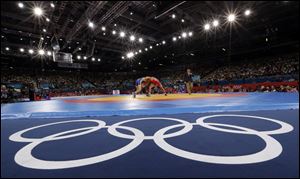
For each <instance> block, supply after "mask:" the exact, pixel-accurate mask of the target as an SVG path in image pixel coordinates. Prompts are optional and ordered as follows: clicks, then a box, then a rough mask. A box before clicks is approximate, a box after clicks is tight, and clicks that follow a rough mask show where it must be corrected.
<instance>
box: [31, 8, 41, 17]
mask: <svg viewBox="0 0 300 179" xmlns="http://www.w3.org/2000/svg"><path fill="white" fill-rule="evenodd" d="M33 12H34V14H35V15H36V16H41V15H42V14H43V10H42V9H41V8H40V7H35V8H33Z"/></svg>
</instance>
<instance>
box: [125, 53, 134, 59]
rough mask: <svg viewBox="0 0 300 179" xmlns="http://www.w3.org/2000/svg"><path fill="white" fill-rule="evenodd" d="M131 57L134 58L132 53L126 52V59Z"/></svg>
mask: <svg viewBox="0 0 300 179" xmlns="http://www.w3.org/2000/svg"><path fill="white" fill-rule="evenodd" d="M133 56H134V54H133V52H128V53H127V54H126V57H127V58H132V57H133Z"/></svg>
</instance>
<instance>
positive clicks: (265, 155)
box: [9, 114, 293, 169]
mask: <svg viewBox="0 0 300 179" xmlns="http://www.w3.org/2000/svg"><path fill="white" fill-rule="evenodd" d="M216 117H242V118H256V119H262V120H267V121H271V122H274V123H277V124H279V125H280V126H281V127H280V128H279V129H275V130H270V131H257V130H254V129H249V128H246V127H240V126H236V125H229V124H219V123H212V122H205V121H206V120H207V119H209V118H216ZM143 120H171V121H176V122H179V124H175V125H172V126H167V127H164V128H162V129H159V130H158V131H157V132H156V133H155V134H154V135H152V136H145V135H144V133H143V132H142V131H141V130H139V129H136V128H133V127H128V126H122V124H125V123H128V122H135V121H143ZM75 122H94V123H96V124H97V126H93V127H84V128H79V129H72V130H68V131H64V132H60V133H56V134H52V135H49V136H46V137H43V138H26V137H22V135H23V134H24V133H26V132H28V131H31V130H34V129H38V128H41V127H47V126H51V125H57V124H64V123H75ZM194 126H202V127H205V128H208V129H211V130H216V131H221V132H226V133H235V134H243V135H255V136H257V137H259V138H261V139H262V140H264V142H265V148H264V149H262V150H261V151H259V152H257V153H253V154H248V155H240V156H215V155H206V154H199V153H193V152H189V151H186V150H182V149H179V148H176V147H175V146H172V145H171V144H169V143H167V142H166V140H165V139H167V138H173V137H178V136H180V135H184V134H186V133H188V132H190V131H191V130H192V129H193V128H194ZM179 127H183V128H182V129H180V130H179V131H176V132H173V133H168V134H167V132H168V131H170V130H172V129H175V128H179ZM221 127H227V129H225V128H221ZM228 127H229V128H231V129H228ZM103 128H106V129H107V131H108V133H109V134H111V135H113V136H115V137H119V138H124V139H131V142H130V143H129V144H127V145H125V146H124V147H121V148H119V149H117V150H115V151H112V152H108V153H105V154H102V155H99V156H93V157H89V158H83V159H76V160H66V161H49V160H41V159H38V158H36V157H34V156H33V155H32V150H33V149H34V148H35V147H37V146H38V145H39V144H42V143H43V142H48V141H54V140H63V139H67V138H72V137H78V136H82V135H85V134H89V133H92V132H95V131H97V130H100V129H103ZM232 128H233V129H237V130H233V129H232ZM117 129H123V130H127V131H130V132H131V133H132V134H133V135H129V134H124V133H121V132H119V131H118V130H117ZM292 130H293V126H291V125H290V124H287V123H285V122H282V121H279V120H275V119H271V118H265V117H259V116H249V115H235V114H219V115H211V116H204V117H200V118H198V119H197V120H196V122H195V123H190V122H187V121H184V120H181V119H175V118H164V117H148V118H136V119H130V120H126V121H122V122H118V123H115V124H113V125H111V126H108V125H106V123H105V122H104V121H101V120H72V121H62V122H55V123H50V124H44V125H40V126H36V127H32V128H28V129H24V130H22V131H19V132H16V133H14V134H12V135H11V136H10V137H9V139H10V140H11V141H15V142H29V144H27V145H26V146H24V147H23V148H21V149H20V150H19V151H18V152H17V153H16V155H15V162H16V163H17V164H19V165H21V166H23V167H27V168H33V169H65V168H73V167H80V166H86V165H91V164H95V163H99V162H104V161H107V160H110V159H113V158H116V157H118V156H121V155H124V154H126V153H127V152H130V151H131V150H133V149H135V148H136V147H138V146H139V145H140V144H141V143H142V142H143V141H144V140H153V141H154V142H155V144H156V145H158V146H159V147H160V148H161V149H162V150H164V151H166V152H168V153H171V154H173V155H176V156H179V157H182V158H186V159H190V160H194V161H199V162H206V163H213V164H252V163H258V162H264V161H268V160H271V159H274V158H276V157H278V156H279V155H280V154H281V152H282V150H283V148H282V146H281V144H280V143H279V142H278V141H277V140H276V139H274V138H273V137H271V136H270V135H273V134H283V133H288V132H290V131H292ZM80 131H81V132H80ZM76 132H77V133H76ZM69 133H71V134H69ZM67 134H69V135H67Z"/></svg>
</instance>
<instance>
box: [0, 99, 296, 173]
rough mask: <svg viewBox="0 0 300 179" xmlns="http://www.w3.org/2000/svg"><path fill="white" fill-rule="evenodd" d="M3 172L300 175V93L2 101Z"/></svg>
mask: <svg viewBox="0 0 300 179" xmlns="http://www.w3.org/2000/svg"><path fill="white" fill-rule="evenodd" d="M1 176H2V177H299V94H298V93H212V94H192V95H187V94H172V95H168V96H164V95H153V96H151V97H146V96H143V95H139V96H137V98H135V99H134V98H132V96H128V95H119V96H86V97H64V98H54V99H52V100H50V101H38V102H24V103H14V104H5V105H1Z"/></svg>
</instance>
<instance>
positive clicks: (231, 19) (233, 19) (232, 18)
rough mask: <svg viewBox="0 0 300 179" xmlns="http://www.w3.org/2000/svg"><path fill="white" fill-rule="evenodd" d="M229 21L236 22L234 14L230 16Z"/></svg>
mask: <svg viewBox="0 0 300 179" xmlns="http://www.w3.org/2000/svg"><path fill="white" fill-rule="evenodd" d="M227 20H228V21H229V22H233V21H235V15H234V14H229V15H228V17H227Z"/></svg>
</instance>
